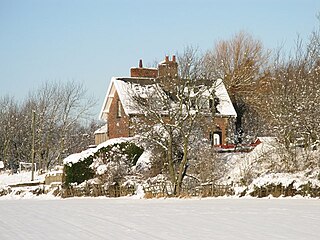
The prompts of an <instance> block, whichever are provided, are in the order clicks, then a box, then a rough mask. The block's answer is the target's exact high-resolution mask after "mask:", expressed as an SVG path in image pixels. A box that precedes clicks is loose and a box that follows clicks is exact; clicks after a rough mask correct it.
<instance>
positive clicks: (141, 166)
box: [136, 150, 151, 172]
mask: <svg viewBox="0 0 320 240" xmlns="http://www.w3.org/2000/svg"><path fill="white" fill-rule="evenodd" d="M150 159H151V152H150V151H148V150H145V151H144V152H143V153H142V154H141V156H140V157H139V159H138V161H137V163H136V170H137V171H138V172H141V171H144V170H148V169H149V168H150V165H151V160H150Z"/></svg>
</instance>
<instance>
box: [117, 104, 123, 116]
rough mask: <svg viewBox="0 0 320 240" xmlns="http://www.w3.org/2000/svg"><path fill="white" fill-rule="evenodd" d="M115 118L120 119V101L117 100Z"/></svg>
mask: <svg viewBox="0 0 320 240" xmlns="http://www.w3.org/2000/svg"><path fill="white" fill-rule="evenodd" d="M117 117H118V118H120V117H122V112H121V102H120V100H118V102H117Z"/></svg>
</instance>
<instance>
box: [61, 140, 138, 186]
mask: <svg viewBox="0 0 320 240" xmlns="http://www.w3.org/2000/svg"><path fill="white" fill-rule="evenodd" d="M142 153H143V149H142V148H140V147H138V146H136V145H135V144H134V143H131V142H122V143H115V144H112V145H108V146H106V147H102V148H100V149H99V150H98V151H97V152H95V154H94V155H93V156H89V157H87V158H85V159H84V160H82V161H79V162H76V163H73V164H71V165H65V181H64V182H65V185H66V186H68V185H70V184H71V183H77V184H80V183H82V182H84V181H86V180H89V179H92V178H94V177H95V171H94V170H93V169H92V168H91V167H90V165H91V164H92V163H93V161H94V160H95V159H97V158H99V157H102V158H103V159H105V161H114V160H115V157H119V156H125V159H126V161H125V162H126V164H128V167H132V166H134V165H135V164H136V163H137V161H138V159H139V157H140V156H141V154H142Z"/></svg>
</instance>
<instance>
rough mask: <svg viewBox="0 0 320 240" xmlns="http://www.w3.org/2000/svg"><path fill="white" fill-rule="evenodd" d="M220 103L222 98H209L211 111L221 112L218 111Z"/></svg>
mask: <svg viewBox="0 0 320 240" xmlns="http://www.w3.org/2000/svg"><path fill="white" fill-rule="evenodd" d="M219 103H220V99H219V98H216V97H215V98H214V101H213V100H212V99H209V108H210V110H211V111H214V113H220V112H219V111H218V108H217V106H218V105H219Z"/></svg>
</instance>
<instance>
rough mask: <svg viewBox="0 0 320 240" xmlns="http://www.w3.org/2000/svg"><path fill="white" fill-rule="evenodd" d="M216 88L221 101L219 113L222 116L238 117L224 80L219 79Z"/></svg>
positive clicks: (218, 106) (218, 107)
mask: <svg viewBox="0 0 320 240" xmlns="http://www.w3.org/2000/svg"><path fill="white" fill-rule="evenodd" d="M215 86H216V87H215V94H216V97H217V98H218V99H219V104H218V105H217V110H218V111H219V113H220V115H223V116H232V117H236V116H237V113H236V110H235V109H234V107H233V104H232V102H231V100H230V97H229V94H228V92H227V89H226V87H225V85H224V83H223V81H222V79H217V81H216V85H215Z"/></svg>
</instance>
